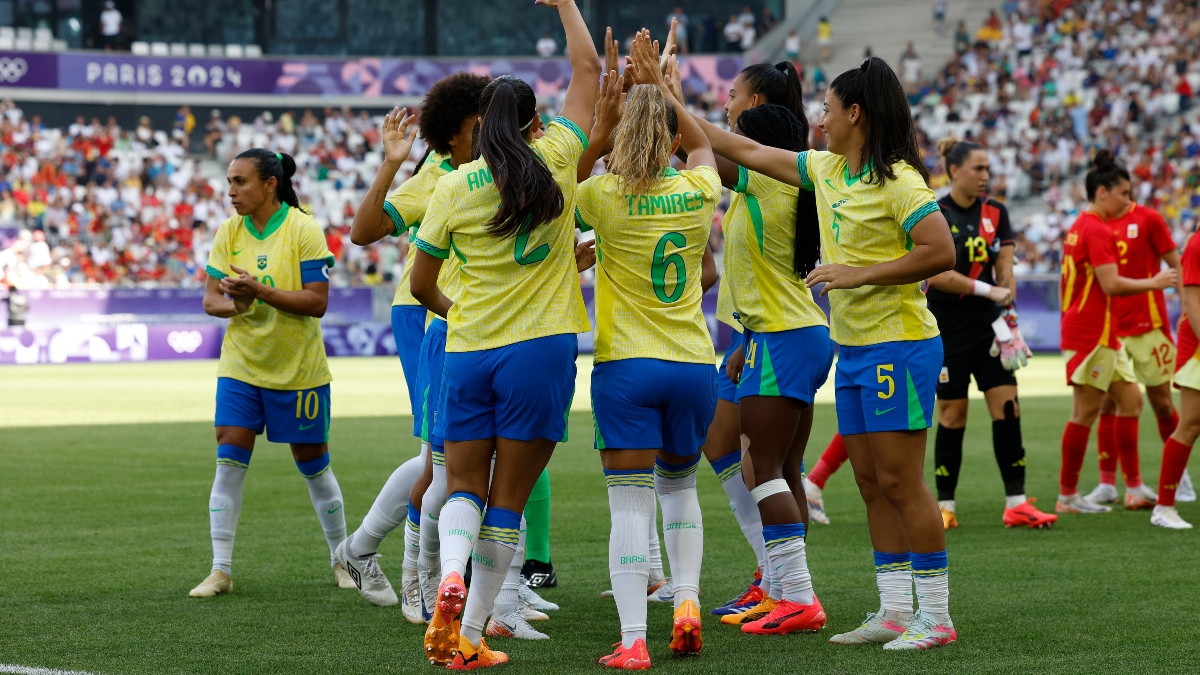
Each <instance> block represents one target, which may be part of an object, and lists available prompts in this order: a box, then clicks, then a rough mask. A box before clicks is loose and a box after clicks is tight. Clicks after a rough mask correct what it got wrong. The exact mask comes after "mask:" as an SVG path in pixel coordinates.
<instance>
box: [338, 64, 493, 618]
mask: <svg viewBox="0 0 1200 675" xmlns="http://www.w3.org/2000/svg"><path fill="white" fill-rule="evenodd" d="M488 81H489V80H488V79H487V78H486V77H484V76H482V75H472V74H470V73H456V74H454V75H450V76H448V77H445V78H443V79H441V80H439V81H437V82H436V83H434V85H433V86H432V87H431V88H430V89H429V93H428V94H426V96H425V101H424V103H423V104H422V109H421V117H420V121H419V123H418V127H417V128H419V131H420V134H421V138H422V139H423V140H424V141H425V142H426V143H428V144H429V151H428V152H427V154H426V156H425V157H424V158H423V159H422V160H421V161H420V162H418V163H417V167H416V170H415V171H414V175H413V176H412V177H411V178H409V179H408V180H407V181H405V182H404V184H402V185H401V186H400V187H399V188H397V189H396V190H395V191H394V192H393V193H392V194H391V195H390V196H387V190H388V188H390V187H391V185H392V181H393V180H395V177H396V172H397V171H399V170H400V166H401V165H402V164H403V163H404V162H405V161H406V160H407V159H408V156H409V153H410V152H411V151H412V144H413V141H414V137H415V133H414V132H413V131H410V130H409V128H410V126H411V125H412V123H413V118H411V117H408V116H407V115H406V113H407V110H393V111H392V112H390V113H388V114H387V115H386V116H385V117H384V122H383V129H382V140H383V148H384V161H383V164H382V165H381V166H380V168H379V172H378V173H377V174H376V176H375V182H374V183H373V184H372V186H371V188H370V189H369V190H368V191H367V193H366V195H364V196H363V200H362V203H360V204H359V207H358V210H357V211H356V212H355V215H354V222H353V224H352V225H351V229H350V238H351V241H353V242H354V243H355V244H358V245H360V246H368V245H370V244H373V243H375V242H376V241H379V240H381V239H384V238H386V237H389V236H393V237H399V236H400V235H401V234H404V233H407V234H408V237H409V248H408V257H407V259H406V263H405V265H404V271H403V273H402V274H401V276H400V281H399V284H398V285H397V286H396V297H395V300H394V301H393V304H392V335H393V337H395V339H396V351H397V352H398V353H399V355H400V363H401V365H402V366H403V368H404V378H405V381H406V382H407V383H408V393H409V401H410V403H411V404H412V412H413V434H414V435H415V436H417V437H419V438H421V439H422V451H421V454H420V455H418V456H417V457H414V458H412V459H410V460H408V461H407V462H405V463H403V464H401V465H400V466H399V467H398V468H397V469H396V470H395V471H394V472H392V475H391V476H390V477H389V478H388V480H387V482H386V483H385V484H384V486H383V489H382V490H380V492H379V496H378V497H376V498H375V503H374V504H372V505H371V510H370V511H368V512H367V516H366V517H365V518H364V519H363V522H362V524H361V525H360V526H359V528H358V529H357V530H356V531H355V532H354V533H353V534H352V535H350V537H349V538H347V540H346V542H345V544H344V545H343V546H342V547H341V548H340V549H339V550H338V559H339V560H340V561H341V562H342V564H343V565H345V566H346V567H347V569H350V570H351V574H352V575H353V576H354V579H355V581H356V583H358V585H359V593H360V594H361V595H362V596H363V598H365V599H366V600H367V601H368V602H371V603H372V604H376V605H381V606H388V605H394V604H396V602H397V598H396V593H395V591H394V590H393V589H392V585H391V583H390V582H389V581H388V579H387V576H386V575H384V573H383V570H382V569H380V567H379V563H378V561H376V559H375V555H376V553H377V552H378V551H379V545H380V543H381V542H382V541H383V539H384V537H386V536H387V535H388V534H389V533H390V532H391V531H392V530H394V529H396V528H397V527H399V526H400V525H401V524H402V523H406V527H405V535H404V538H405V546H404V563H403V567H402V577H401V579H402V581H401V599H400V601H401V609H402V611H403V613H404V617H405V618H406V619H407V620H408V621H409V622H411V623H425V622H426V621H427V620H428V616H427V614H428V611H429V608H427V607H426V608H424V611H423V608H422V593H421V585H420V574H419V572H420V570H419V567H420V564H419V562H420V555H419V553H420V550H421V545H422V542H423V541H425V542H426V543H427V545H428V540H429V538H428V537H425V538H424V539H423V538H422V537H421V529H420V523H421V520H422V518H421V507H422V502H421V496H422V495H424V493H425V491H426V490H427V489H428V487H429V484H430V482H432V478H433V465H434V464H435V458H434V457H433V456H432V454H431V453H430V452H429V448H428V434H427V433H425V428H424V425H423V424H422V421H423V419H424V417H423V408H424V405H425V402H426V392H425V384H424V381H423V380H422V378H421V377H420V361H421V355H422V352H421V350H422V344H423V342H424V338H425V323H426V315H427V314H428V312H427V311H426V309H425V308H424V307H422V306H421V305H420V303H418V302H417V300H416V298H414V297H412V293H411V292H409V276H410V275H411V272H412V265H413V260H414V259H415V258H416V253H415V251H416V246H415V244H414V243H413V242H414V241H415V239H416V233H417V231H418V229H419V228H420V224H421V220H422V219H423V218H424V216H425V210H426V208H427V207H428V204H429V197H430V196H431V195H432V194H433V188H434V186H435V185H437V181H438V179H439V178H441V177H442V176H444V175H446V174H447V173H449V172H450V171H453V170H454V169H455V167H457V166H458V165H460V164H464V163H466V162H468V161H470V160H471V142H472V139H473V136H474V128H475V123H476V122H477V121H478V120H479V94H480V93H481V92H482V91H483V88H484V87H485V86H487V83H488ZM414 496H415V497H416V499H413V497H414ZM436 506H437V505H436V504H434V505H431V509H432V508H434V507H436ZM426 513H429V514H430V515H431V516H432V517H434V518H436V517H437V512H436V510H431V511H426ZM427 534H428V533H427ZM433 534H434V536H433V538H432V543H433V545H434V546H436V542H437V537H436V528H434V529H433ZM434 555H435V556H436V553H434ZM428 559H429V557H428V556H427V557H426V560H428ZM426 576H428V574H427V575H426ZM434 576H435V577H436V575H434ZM435 590H436V582H435V583H434V586H433V588H431V589H429V590H428V591H427V593H428V595H429V596H430V597H432V594H433V592H434V591H435Z"/></svg>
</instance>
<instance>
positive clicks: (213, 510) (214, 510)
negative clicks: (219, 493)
mask: <svg viewBox="0 0 1200 675" xmlns="http://www.w3.org/2000/svg"><path fill="white" fill-rule="evenodd" d="M228 510H229V509H209V511H211V512H213V513H216V512H217V511H228Z"/></svg>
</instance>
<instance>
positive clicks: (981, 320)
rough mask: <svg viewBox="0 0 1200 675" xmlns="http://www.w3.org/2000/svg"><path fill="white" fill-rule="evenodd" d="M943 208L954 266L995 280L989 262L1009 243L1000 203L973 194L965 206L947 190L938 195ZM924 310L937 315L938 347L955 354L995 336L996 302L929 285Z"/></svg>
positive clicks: (1005, 214) (1011, 237) (967, 273)
mask: <svg viewBox="0 0 1200 675" xmlns="http://www.w3.org/2000/svg"><path fill="white" fill-rule="evenodd" d="M938 206H940V207H941V208H942V214H943V215H945V216H946V222H947V223H949V225H950V233H951V234H952V235H954V251H955V254H956V260H955V263H954V271H956V272H958V273H959V274H962V275H964V276H967V277H969V278H971V279H973V280H974V279H977V280H979V281H983V282H986V283H989V284H992V285H995V284H996V276H995V272H994V265H995V262H996V258H997V257H998V256H999V255H1000V247H1001V246H1003V245H1005V244H1013V243H1014V240H1015V239H1016V237H1015V236H1014V235H1013V230H1012V224H1011V223H1010V222H1009V220H1008V210H1007V209H1005V208H1004V205H1003V204H1000V203H999V202H995V201H993V200H991V199H987V200H984V199H976V200H975V203H974V204H972V205H971V206H970V208H966V209H964V208H962V207H960V206H959V205H958V204H956V203H954V200H953V199H951V197H950V195H946V196H945V197H942V198H941V199H940V200H938ZM927 297H928V299H929V311H930V312H933V316H934V318H936V319H937V323H938V330H940V331H941V333H942V348H943V350H944V351H945V353H946V354H954V353H957V352H960V351H963V350H966V349H970V348H971V347H974V346H976V345H977V344H979V343H981V342H991V340H992V338H993V337H995V335H994V333H993V332H992V329H991V323H992V322H993V321H995V320H996V319H997V318H998V317H999V316H1000V306H999V305H997V304H996V303H994V302H992V301H991V300H989V299H988V298H985V297H981V296H978V295H954V294H951V293H945V292H943V291H939V290H937V289H935V288H932V287H930V289H929V292H928V293H927Z"/></svg>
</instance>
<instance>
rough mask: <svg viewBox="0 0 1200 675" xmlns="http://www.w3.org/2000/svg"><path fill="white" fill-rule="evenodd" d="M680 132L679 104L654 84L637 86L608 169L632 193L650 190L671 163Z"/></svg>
mask: <svg viewBox="0 0 1200 675" xmlns="http://www.w3.org/2000/svg"><path fill="white" fill-rule="evenodd" d="M677 133H679V118H678V117H676V116H675V106H674V105H672V104H671V103H670V102H669V101H667V99H666V97H665V96H663V93H662V91H661V90H660V89H659V88H658V87H656V86H654V85H652V84H639V85H635V86H634V87H633V89H632V90H631V91H630V92H629V96H628V97H627V98H626V100H625V112H624V113H623V114H622V115H621V121H620V122H618V123H617V128H616V131H615V132H614V134H613V150H612V154H610V155H609V158H608V171H609V172H610V173H613V174H616V175H617V176H618V177H619V178H620V179H621V185H622V188H623V189H624V190H625V191H626V192H628V193H630V194H645V193H647V192H650V191H651V190H652V189H653V188H654V186H655V185H657V184H658V181H659V180H660V178H661V174H662V170H663V169H664V168H666V167H669V166H671V148H672V146H673V145H674V144H675V135H676V134H677Z"/></svg>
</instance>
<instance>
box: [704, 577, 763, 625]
mask: <svg viewBox="0 0 1200 675" xmlns="http://www.w3.org/2000/svg"><path fill="white" fill-rule="evenodd" d="M764 597H766V593H764V592H763V589H762V572H761V571H759V570H755V571H754V582H753V583H752V584H750V586H749V587H748V588H746V590H744V591H742V593H741V595H739V596H737V597H736V598H734V599H732V600H730V601H729V602H727V603H725V604H723V605H721V606H720V607H718V608H716V609H714V610H713V611H712V612H710V613H711V614H714V615H716V616H725V615H726V614H733V613H734V612H740V611H742V610H744V609H746V608H749V607H753V606H755V605H757V604H758V603H759V602H761V601H762V599H763V598H764Z"/></svg>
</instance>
